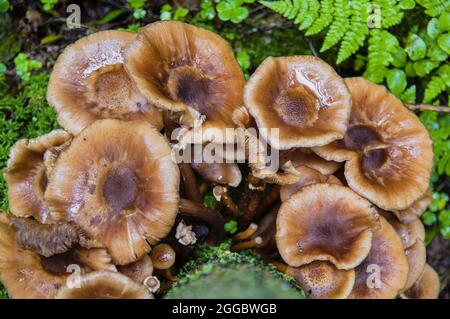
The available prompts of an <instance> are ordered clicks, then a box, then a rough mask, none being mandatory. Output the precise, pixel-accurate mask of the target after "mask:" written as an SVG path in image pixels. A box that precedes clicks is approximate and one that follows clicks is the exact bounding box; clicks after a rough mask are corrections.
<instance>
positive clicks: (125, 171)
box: [103, 167, 138, 213]
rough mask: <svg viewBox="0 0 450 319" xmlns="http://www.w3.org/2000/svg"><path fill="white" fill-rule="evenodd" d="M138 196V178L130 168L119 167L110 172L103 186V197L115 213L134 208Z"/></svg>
mask: <svg viewBox="0 0 450 319" xmlns="http://www.w3.org/2000/svg"><path fill="white" fill-rule="evenodd" d="M137 194H138V185H137V178H136V175H135V173H134V171H133V170H131V169H130V168H128V167H119V168H117V169H115V170H113V171H112V172H110V174H109V175H108V177H107V178H106V180H105V184H104V185H103V196H104V198H105V200H106V202H107V203H108V205H109V206H110V207H111V208H112V209H113V212H115V213H118V212H120V211H122V210H124V209H127V208H130V207H132V206H133V204H134V202H135V200H136V197H137Z"/></svg>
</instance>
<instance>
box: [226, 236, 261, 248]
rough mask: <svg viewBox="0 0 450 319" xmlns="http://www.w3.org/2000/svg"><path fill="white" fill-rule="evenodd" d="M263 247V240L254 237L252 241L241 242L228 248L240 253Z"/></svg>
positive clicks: (259, 237)
mask: <svg viewBox="0 0 450 319" xmlns="http://www.w3.org/2000/svg"><path fill="white" fill-rule="evenodd" d="M263 245H264V239H263V238H262V237H261V236H256V237H255V238H253V239H250V240H247V241H242V242H240V243H237V244H236V245H234V246H232V247H231V248H230V250H231V251H240V250H244V249H251V248H256V247H262V246H263Z"/></svg>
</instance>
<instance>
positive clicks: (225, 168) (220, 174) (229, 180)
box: [191, 163, 242, 187]
mask: <svg viewBox="0 0 450 319" xmlns="http://www.w3.org/2000/svg"><path fill="white" fill-rule="evenodd" d="M191 166H192V168H193V169H194V171H196V172H197V173H198V174H199V175H200V176H201V177H202V178H203V179H204V180H206V181H208V182H211V183H217V184H222V185H229V186H232V187H238V186H239V184H240V183H241V181H242V174H241V170H240V169H239V166H238V165H237V164H235V163H191Z"/></svg>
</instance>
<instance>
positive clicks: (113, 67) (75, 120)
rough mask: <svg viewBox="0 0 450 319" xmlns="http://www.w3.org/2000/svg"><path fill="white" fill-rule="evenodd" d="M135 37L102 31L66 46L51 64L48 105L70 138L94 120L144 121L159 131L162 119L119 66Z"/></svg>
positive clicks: (128, 33) (121, 32)
mask: <svg viewBox="0 0 450 319" xmlns="http://www.w3.org/2000/svg"><path fill="white" fill-rule="evenodd" d="M134 38H135V35H134V34H133V33H130V32H124V31H114V30H111V31H101V32H97V33H94V34H91V35H88V36H86V37H84V38H82V39H80V40H78V41H76V42H75V43H73V44H71V45H69V46H68V47H67V48H66V49H65V50H64V52H63V53H62V54H61V55H60V56H59V58H58V60H57V61H56V64H55V67H54V69H53V72H52V74H51V76H50V80H49V84H48V93H47V100H48V102H49V104H50V105H51V106H53V107H54V108H55V110H56V113H57V117H58V122H59V123H60V124H61V126H62V127H64V128H65V129H66V130H68V131H69V132H71V133H72V134H75V135H76V134H78V133H80V131H81V130H82V129H84V128H85V127H87V126H89V125H90V124H91V123H93V122H94V121H96V120H99V119H109V118H112V119H121V120H127V121H132V120H143V121H147V122H148V123H150V124H151V125H153V126H154V127H155V128H157V129H161V128H162V115H161V113H160V112H159V111H158V110H156V109H155V108H154V107H153V106H152V105H151V104H150V103H149V102H148V101H147V99H146V98H145V97H144V96H143V95H142V94H141V93H140V92H139V90H138V89H137V88H136V86H135V85H134V83H133V82H132V80H131V79H130V77H129V75H128V73H127V72H126V70H125V68H124V66H123V62H124V57H123V51H124V49H125V46H126V45H127V44H128V43H129V42H131V41H132V40H133V39H134Z"/></svg>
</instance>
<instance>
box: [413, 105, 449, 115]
mask: <svg viewBox="0 0 450 319" xmlns="http://www.w3.org/2000/svg"><path fill="white" fill-rule="evenodd" d="M406 107H407V108H408V109H410V110H413V111H414V110H420V111H433V112H443V113H450V107H448V106H434V105H430V104H406Z"/></svg>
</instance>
